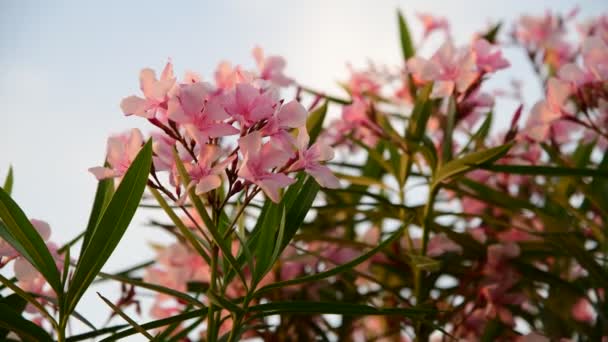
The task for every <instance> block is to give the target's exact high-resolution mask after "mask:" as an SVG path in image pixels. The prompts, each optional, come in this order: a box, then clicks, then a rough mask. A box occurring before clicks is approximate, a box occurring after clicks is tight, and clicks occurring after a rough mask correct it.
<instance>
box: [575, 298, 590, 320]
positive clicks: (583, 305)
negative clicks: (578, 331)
mask: <svg viewBox="0 0 608 342" xmlns="http://www.w3.org/2000/svg"><path fill="white" fill-rule="evenodd" d="M595 316H596V313H595V310H594V309H593V306H592V305H591V303H589V300H587V298H581V299H579V300H578V301H576V303H575V304H574V305H573V306H572V317H573V318H574V319H575V320H577V321H579V322H583V323H593V321H595Z"/></svg>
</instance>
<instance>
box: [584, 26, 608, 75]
mask: <svg viewBox="0 0 608 342" xmlns="http://www.w3.org/2000/svg"><path fill="white" fill-rule="evenodd" d="M581 54H582V56H583V64H584V65H585V68H586V69H587V71H588V72H589V73H590V74H591V75H592V76H593V77H594V79H595V80H597V81H606V80H608V43H606V42H605V41H604V40H602V39H601V38H600V37H598V36H592V37H589V38H587V39H586V40H585V42H584V43H583V46H582V51H581Z"/></svg>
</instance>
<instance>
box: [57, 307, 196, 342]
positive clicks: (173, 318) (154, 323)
mask: <svg viewBox="0 0 608 342" xmlns="http://www.w3.org/2000/svg"><path fill="white" fill-rule="evenodd" d="M205 314H207V309H201V310H194V311H189V312H186V313H182V314H179V315H175V316H171V317H169V318H163V319H159V320H156V321H152V322H148V323H145V324H141V327H142V328H144V329H146V330H151V329H156V328H160V327H164V326H166V325H169V324H173V323H175V322H183V321H185V320H188V319H191V318H198V317H200V316H203V315H205ZM137 333H138V331H137V330H135V329H133V328H131V329H127V330H124V331H121V332H119V333H116V334H114V335H112V336H110V337H107V338H105V339H103V340H101V342H106V341H107V342H110V341H118V340H119V339H121V338H123V337H127V336H131V335H135V334H137ZM81 340H82V339H78V340H72V339H68V340H67V341H68V342H72V341H81Z"/></svg>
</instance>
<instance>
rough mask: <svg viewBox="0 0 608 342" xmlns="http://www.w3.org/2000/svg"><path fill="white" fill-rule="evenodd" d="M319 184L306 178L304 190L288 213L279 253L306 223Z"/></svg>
mask: <svg viewBox="0 0 608 342" xmlns="http://www.w3.org/2000/svg"><path fill="white" fill-rule="evenodd" d="M319 189H320V187H319V184H318V183H317V181H315V179H314V178H312V177H308V176H307V177H306V180H305V181H304V185H303V186H302V189H301V190H300V191H299V192H298V193H297V195H296V197H295V200H294V203H293V205H291V206H290V207H289V209H288V211H287V216H286V217H287V221H286V222H285V233H284V235H283V240H282V241H281V248H280V251H279V252H283V250H284V249H285V247H287V245H288V244H289V242H290V241H291V239H292V238H293V237H294V235H296V232H297V231H298V229H300V226H301V225H302V222H304V218H305V217H306V214H307V213H308V211H309V210H310V207H312V203H313V201H314V200H315V198H316V197H317V193H318V192H319Z"/></svg>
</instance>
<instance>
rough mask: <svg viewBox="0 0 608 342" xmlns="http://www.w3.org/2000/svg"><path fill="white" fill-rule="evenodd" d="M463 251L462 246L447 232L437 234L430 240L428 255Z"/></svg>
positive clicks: (434, 255) (435, 255) (436, 255)
mask: <svg viewBox="0 0 608 342" xmlns="http://www.w3.org/2000/svg"><path fill="white" fill-rule="evenodd" d="M449 252H454V253H460V252H462V247H460V245H458V244H456V243H455V242H454V241H452V240H450V239H449V238H448V237H447V236H445V234H437V235H435V236H433V237H432V238H431V240H430V241H429V246H428V251H427V255H428V256H430V257H438V256H441V255H443V254H445V253H449Z"/></svg>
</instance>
